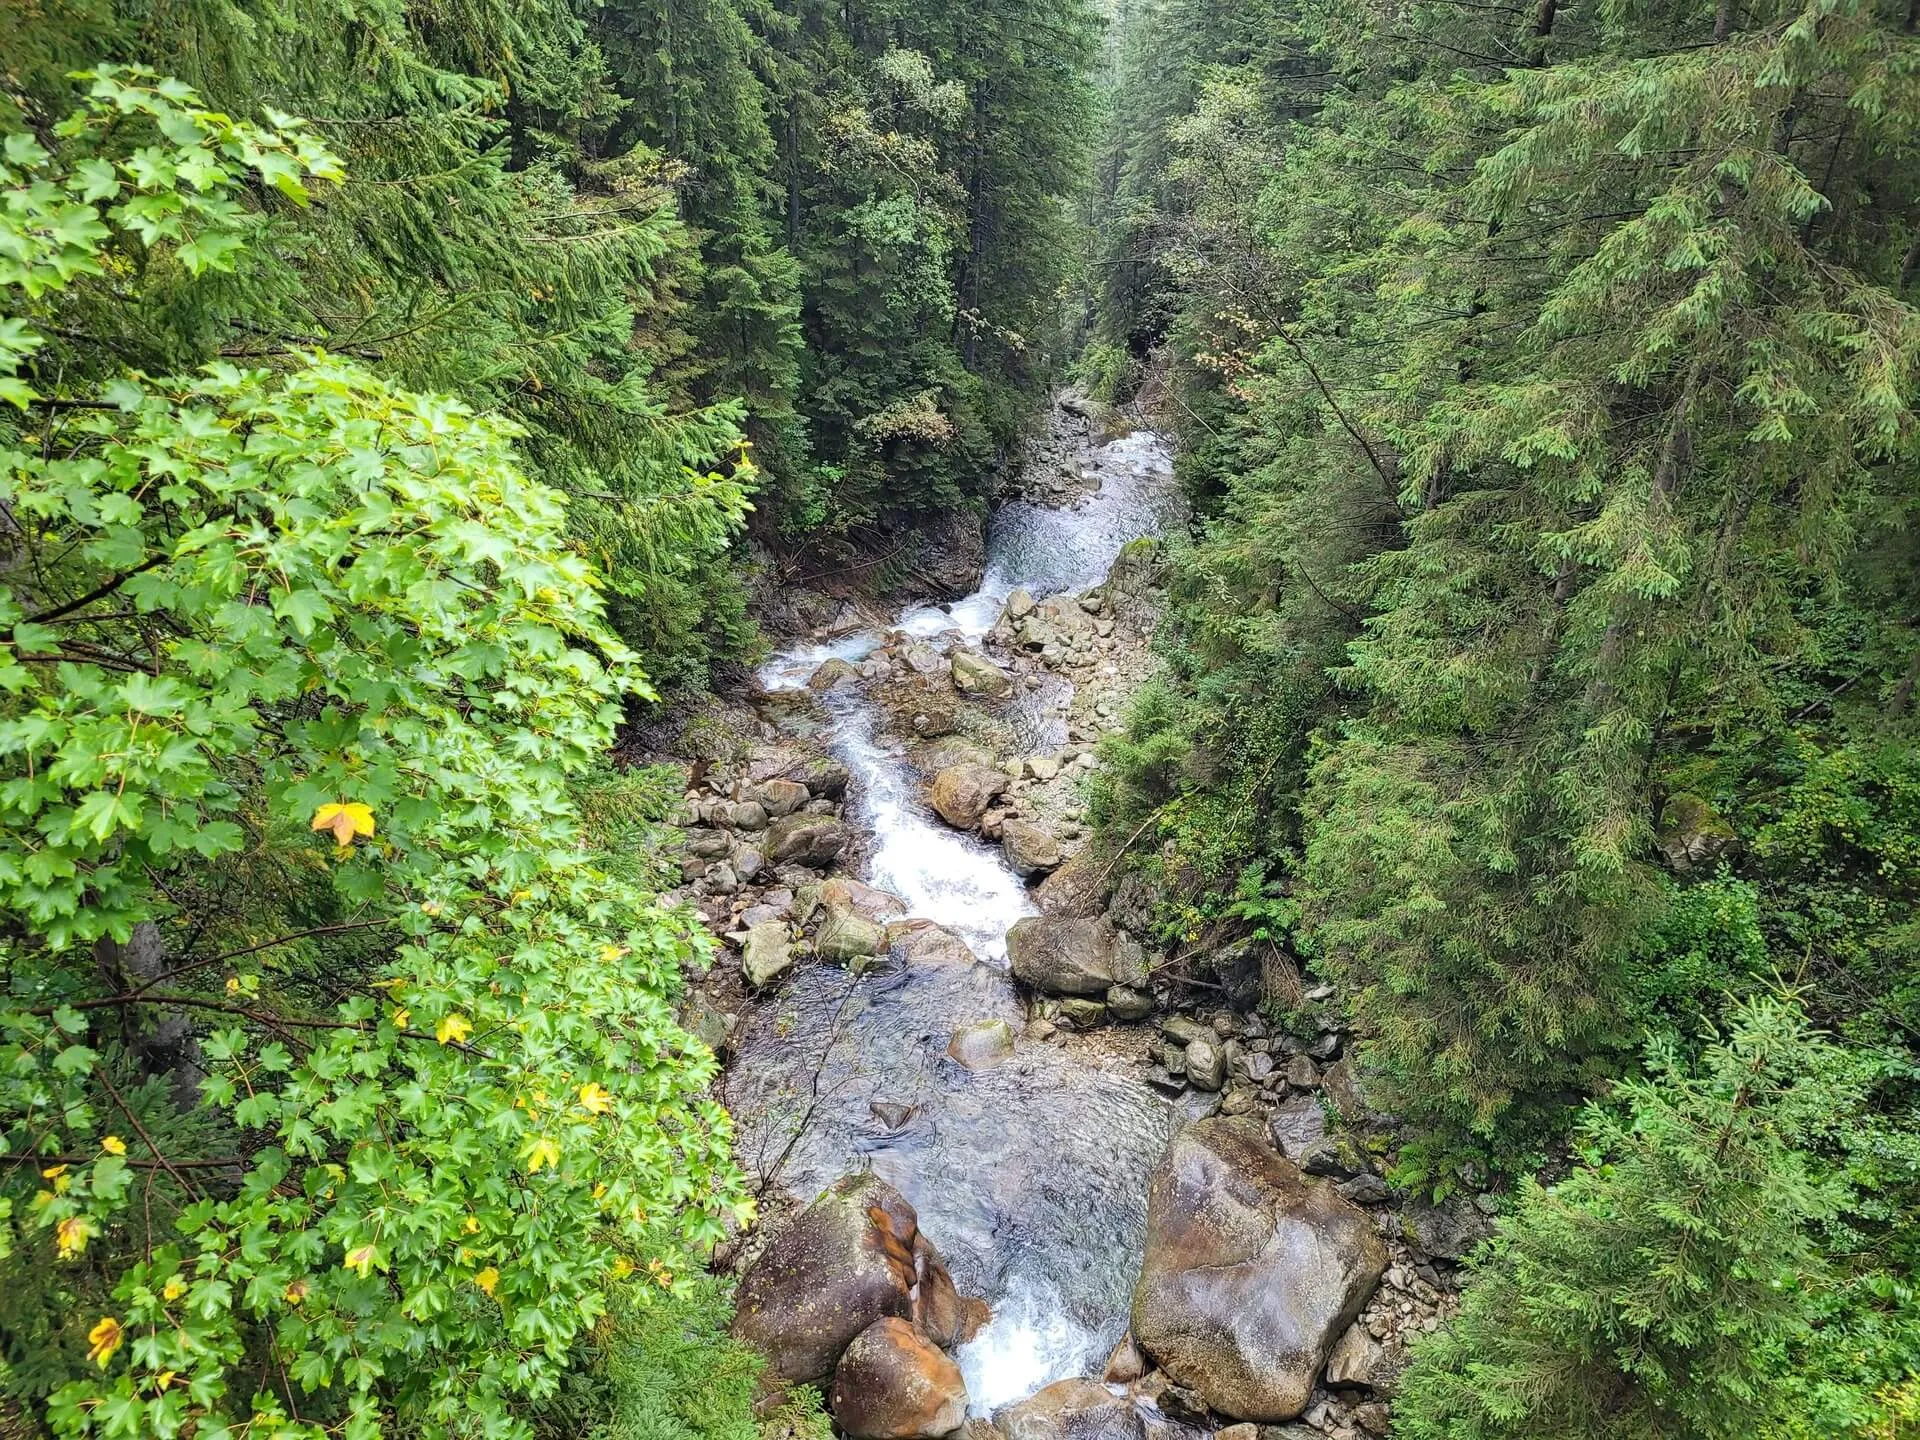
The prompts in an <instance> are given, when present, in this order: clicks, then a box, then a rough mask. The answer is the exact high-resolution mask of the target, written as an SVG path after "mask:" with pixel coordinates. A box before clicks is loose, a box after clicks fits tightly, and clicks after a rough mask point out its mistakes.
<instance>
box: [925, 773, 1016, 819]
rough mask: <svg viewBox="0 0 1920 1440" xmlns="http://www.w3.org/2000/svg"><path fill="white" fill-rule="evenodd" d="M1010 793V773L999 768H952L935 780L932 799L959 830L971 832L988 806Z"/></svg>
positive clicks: (940, 813) (939, 810)
mask: <svg viewBox="0 0 1920 1440" xmlns="http://www.w3.org/2000/svg"><path fill="white" fill-rule="evenodd" d="M1006 793H1007V772H1006V771H1004V770H1002V769H1000V768H999V767H998V766H997V765H978V764H967V765H949V766H948V767H947V768H946V769H944V770H942V771H941V772H940V773H939V774H938V775H936V776H934V777H933V786H932V788H931V789H930V790H929V791H928V799H930V800H931V801H932V802H933V808H934V810H935V811H936V812H937V813H938V814H939V816H940V818H941V819H942V820H944V821H946V822H947V824H949V825H951V826H953V828H954V829H956V830H971V829H973V827H974V826H976V825H978V824H979V823H980V817H981V816H982V815H985V814H986V813H987V807H988V806H989V805H991V804H993V802H994V801H995V800H997V799H998V798H999V797H1000V796H1002V795H1004V794H1006Z"/></svg>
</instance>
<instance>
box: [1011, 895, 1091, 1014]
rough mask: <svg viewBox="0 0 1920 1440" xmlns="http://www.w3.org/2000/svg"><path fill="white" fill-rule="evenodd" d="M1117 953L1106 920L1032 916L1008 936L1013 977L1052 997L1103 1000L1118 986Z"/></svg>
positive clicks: (1016, 926) (1017, 925)
mask: <svg viewBox="0 0 1920 1440" xmlns="http://www.w3.org/2000/svg"><path fill="white" fill-rule="evenodd" d="M1113 949H1114V929H1113V926H1112V925H1111V924H1110V923H1109V922H1108V921H1106V920H1105V919H1099V920H1075V919H1064V918H1061V917H1058V916H1053V915H1029V916H1028V917H1027V918H1026V919H1024V920H1020V921H1018V922H1016V923H1015V925H1014V927H1013V928H1012V929H1011V930H1009V931H1008V932H1007V958H1008V960H1009V961H1010V962H1011V964H1012V967H1013V973H1014V975H1015V976H1016V977H1017V978H1019V979H1021V980H1024V981H1025V982H1026V983H1027V984H1029V985H1031V986H1033V988H1034V989H1036V990H1041V991H1044V992H1045V993H1047V994H1049V995H1105V994H1106V993H1107V990H1108V989H1109V988H1110V987H1111V986H1112V985H1113V984H1114V981H1115V977H1114V973H1113Z"/></svg>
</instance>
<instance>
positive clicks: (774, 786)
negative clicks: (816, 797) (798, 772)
mask: <svg viewBox="0 0 1920 1440" xmlns="http://www.w3.org/2000/svg"><path fill="white" fill-rule="evenodd" d="M753 798H754V799H755V800H757V801H759V802H760V805H761V807H762V808H763V809H764V810H765V811H766V812H767V814H768V815H770V816H772V817H774V818H775V819H778V818H779V817H780V816H782V815H791V814H792V813H793V812H794V811H796V810H798V809H799V808H800V807H801V806H802V805H804V804H806V803H807V801H809V800H811V799H812V798H813V796H812V794H811V793H810V792H809V791H808V789H807V787H806V786H805V785H802V784H801V783H800V782H799V781H798V780H763V781H762V782H761V783H760V784H758V785H756V786H754V787H753Z"/></svg>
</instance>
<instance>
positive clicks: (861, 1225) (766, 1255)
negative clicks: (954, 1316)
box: [733, 1175, 957, 1423]
mask: <svg viewBox="0 0 1920 1440" xmlns="http://www.w3.org/2000/svg"><path fill="white" fill-rule="evenodd" d="M918 1233H919V1220H918V1217H917V1216H916V1215H915V1214H914V1210H913V1207H912V1206H911V1205H909V1204H908V1203H907V1202H906V1200H905V1199H904V1198H903V1197H902V1196H901V1195H900V1193H899V1192H898V1191H897V1190H895V1189H893V1187H892V1186H890V1185H888V1184H886V1182H884V1181H883V1180H880V1179H879V1178H878V1177H877V1176H874V1175H850V1176H847V1177H846V1178H845V1179H842V1180H839V1181H836V1182H835V1183H834V1184H833V1185H831V1186H830V1187H828V1189H827V1190H826V1191H824V1192H823V1193H822V1194H821V1195H820V1197H819V1198H818V1199H816V1200H815V1201H814V1202H813V1203H812V1204H811V1205H809V1206H808V1207H807V1208H806V1209H805V1210H803V1211H801V1212H800V1214H799V1215H797V1216H795V1217H794V1219H793V1221H792V1223H791V1224H789V1225H788V1226H787V1227H786V1228H785V1229H784V1230H782V1231H780V1233H779V1234H777V1235H775V1236H774V1237H773V1239H772V1241H771V1242H770V1243H769V1244H768V1245H767V1248H766V1249H765V1250H763V1251H761V1252H760V1256H759V1258H758V1259H757V1260H755V1261H754V1263H753V1266H752V1268H750V1269H749V1270H748V1271H747V1273H746V1275H745V1276H744V1277H743V1278H742V1279H741V1281H740V1291H739V1296H738V1306H737V1309H736V1311H735V1314H734V1321H733V1333H734V1335H735V1336H736V1337H738V1338H739V1339H740V1340H741V1341H743V1342H744V1343H746V1344H747V1345H750V1346H752V1347H753V1348H754V1349H755V1350H757V1351H759V1352H760V1353H761V1354H762V1355H764V1356H766V1359H767V1368H768V1369H769V1370H770V1371H772V1373H773V1374H775V1375H777V1376H779V1377H780V1378H781V1379H782V1380H786V1381H789V1382H791V1383H794V1384H813V1383H817V1382H819V1381H823V1380H825V1379H826V1378H827V1377H828V1376H829V1375H831V1374H833V1370H834V1365H835V1363H836V1362H837V1361H838V1360H839V1359H840V1352H841V1351H843V1350H845V1349H846V1348H847V1346H848V1344H849V1343H850V1342H851V1341H852V1340H853V1337H854V1336H856V1335H858V1334H859V1333H860V1332H861V1331H863V1330H865V1329H866V1328H867V1327H868V1326H869V1325H871V1324H873V1322H874V1321H876V1320H880V1319H884V1318H886V1317H888V1316H899V1317H905V1316H907V1315H908V1314H909V1313H910V1312H911V1310H912V1306H913V1291H914V1287H915V1285H916V1284H917V1283H918V1279H919V1277H918V1275H917V1273H916V1270H915V1264H914V1250H913V1242H914V1238H915V1237H916V1236H917V1235H918ZM956 1423H957V1422H956Z"/></svg>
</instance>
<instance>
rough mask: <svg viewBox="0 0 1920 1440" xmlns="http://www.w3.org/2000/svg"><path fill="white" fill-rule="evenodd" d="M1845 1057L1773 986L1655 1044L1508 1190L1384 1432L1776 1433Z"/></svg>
mask: <svg viewBox="0 0 1920 1440" xmlns="http://www.w3.org/2000/svg"><path fill="white" fill-rule="evenodd" d="M1864 1069H1865V1067H1864V1066H1863V1065H1862V1064H1861V1062H1860V1058H1859V1057H1857V1056H1853V1055H1850V1054H1849V1053H1848V1052H1847V1051H1845V1050H1843V1049H1841V1048H1839V1047H1837V1046H1834V1045H1832V1044H1830V1043H1828V1042H1827V1041H1825V1040H1822V1039H1820V1038H1819V1037H1817V1036H1815V1035H1814V1034H1813V1033H1812V1032H1811V1031H1810V1030H1809V1029H1808V1027H1807V1024H1806V1021H1805V1020H1804V1018H1803V1017H1802V1016H1801V1015H1800V1014H1799V1012H1798V1011H1797V1010H1796V1009H1795V1008H1794V1007H1793V1006H1792V1005H1790V1004H1788V1003H1784V1002H1781V1001H1779V1000H1772V999H1760V1000H1756V1001H1753V1002H1751V1003H1748V1004H1746V1005H1743V1006H1741V1007H1740V1008H1739V1009H1738V1010H1737V1011H1736V1012H1735V1013H1734V1014H1733V1016H1732V1017H1730V1029H1729V1031H1728V1033H1727V1034H1726V1035H1725V1036H1724V1038H1723V1037H1719V1036H1712V1037H1709V1038H1708V1043H1707V1044H1706V1046H1705V1048H1704V1049H1703V1050H1702V1052H1701V1054H1700V1056H1699V1058H1698V1059H1697V1060H1693V1061H1690V1060H1687V1059H1685V1058H1683V1057H1682V1056H1681V1055H1680V1054H1679V1053H1678V1052H1677V1051H1676V1050H1675V1048H1674V1047H1673V1046H1672V1045H1671V1044H1670V1043H1669V1044H1666V1045H1662V1046H1660V1047H1658V1048H1656V1050H1655V1051H1654V1052H1653V1054H1651V1055H1650V1056H1649V1061H1648V1074H1647V1077H1646V1078H1645V1079H1637V1080H1632V1081H1626V1082H1623V1083H1622V1084H1621V1085H1620V1086H1619V1087H1618V1089H1617V1091H1616V1092H1615V1094H1614V1096H1613V1097H1612V1099H1611V1101H1610V1102H1609V1103H1607V1104H1604V1105H1595V1106H1591V1107H1589V1109H1588V1110H1587V1112H1586V1114H1585V1116H1584V1118H1583V1120H1582V1124H1581V1136H1580V1152H1581V1157H1582V1158H1581V1163H1580V1165H1579V1167H1578V1168H1577V1169H1576V1170H1575V1171H1574V1173H1573V1174H1571V1175H1570V1176H1568V1177H1567V1178H1566V1179H1564V1180H1561V1181H1560V1182H1558V1183H1557V1184H1555V1185H1553V1186H1551V1187H1548V1186H1543V1185H1541V1184H1539V1183H1537V1182H1534V1181H1528V1182H1526V1183H1525V1184H1524V1185H1523V1186H1522V1188H1521V1191H1520V1194H1519V1197H1518V1202H1517V1204H1516V1205H1515V1207H1514V1209H1513V1211H1512V1212H1511V1213H1510V1214H1509V1215H1507V1216H1505V1217H1503V1218H1502V1219H1501V1221H1500V1222H1499V1226H1498V1230H1497V1234H1496V1236H1495V1238H1494V1240H1493V1241H1492V1242H1491V1243H1490V1245H1489V1247H1488V1249H1487V1251H1486V1253H1484V1254H1483V1255H1482V1256H1481V1257H1480V1258H1479V1259H1478V1260H1477V1261H1476V1262H1475V1264H1474V1267H1473V1273H1472V1277H1471V1280H1470V1282H1469V1285H1468V1288H1467V1294H1466V1299H1465V1304H1464V1306H1463V1308H1462V1310H1461V1312H1460V1314H1459V1315H1458V1316H1457V1317H1456V1318H1455V1319H1454V1320H1453V1321H1452V1322H1451V1323H1450V1324H1449V1325H1448V1326H1447V1328H1446V1329H1444V1330H1443V1331H1441V1332H1439V1333H1438V1334H1436V1335H1435V1336H1434V1337H1433V1338H1432V1339H1431V1340H1430V1341H1427V1342H1425V1343H1423V1344H1422V1345H1420V1346H1419V1347H1418V1349H1417V1351H1416V1359H1415V1364H1414V1366H1413V1368H1412V1370H1411V1371H1409V1372H1408V1374H1407V1376H1406V1377H1405V1380H1404V1382H1403V1385H1402V1388H1401V1390H1400V1392H1399V1394H1398V1397H1397V1398H1396V1401H1395V1407H1394V1408H1395V1422H1394V1434H1395V1435H1396V1436H1403V1437H1407V1440H1501V1437H1512V1440H1521V1437H1525V1440H1656V1437H1657V1440H1716V1437H1724V1440H1744V1437H1748V1436H1753V1435H1773V1434H1787V1433H1791V1432H1794V1431H1796V1430H1797V1429H1798V1422H1799V1421H1800V1420H1801V1419H1802V1418H1803V1414H1802V1412H1803V1410H1804V1408H1805V1407H1806V1405H1807V1403H1808V1400H1809V1396H1808V1393H1807V1391H1806V1388H1805V1386H1804V1385H1803V1383H1802V1379H1801V1374H1800V1371H1799V1369H1798V1368H1797V1366H1798V1364H1799V1363H1801V1362H1803V1360H1804V1356H1805V1354H1806V1352H1807V1351H1808V1350H1809V1349H1810V1348H1816V1347H1819V1346H1820V1345H1821V1344H1822V1343H1823V1342H1822V1336H1821V1334H1820V1331H1819V1327H1818V1325H1817V1321H1818V1319H1819V1317H1820V1316H1821V1313H1822V1306H1823V1298H1824V1293H1823V1292H1825V1291H1827V1290H1828V1289H1829V1288H1830V1287H1831V1286H1832V1285H1833V1283H1834V1276H1833V1275H1832V1273H1831V1270H1830V1267H1829V1266H1828V1265H1827V1263H1826V1261H1825V1260H1824V1258H1823V1256H1822V1253H1821V1246H1820V1239H1821V1235H1820V1231H1821V1227H1822V1226H1823V1225H1824V1224H1825V1223H1827V1222H1829V1221H1831V1220H1833V1219H1834V1218H1835V1217H1836V1216H1837V1215H1839V1214H1840V1213H1841V1211H1842V1210H1843V1209H1845V1208H1846V1207H1847V1205H1848V1204H1849V1202H1850V1201H1851V1200H1852V1198H1853V1196H1852V1192H1851V1187H1850V1185H1849V1183H1848V1181H1847V1179H1846V1176H1845V1175H1844V1173H1842V1172H1840V1171H1838V1170H1836V1168H1835V1167H1834V1166H1833V1165H1832V1164H1831V1163H1830V1162H1829V1161H1827V1160H1824V1159H1822V1158H1821V1156H1820V1153H1819V1152H1820V1150H1821V1148H1822V1147H1823V1145H1824V1143H1825V1142H1826V1141H1827V1140H1828V1139H1829V1138H1830V1137H1831V1135H1832V1133H1833V1131H1834V1129H1835V1128H1836V1117H1837V1116H1841V1115H1845V1114H1847V1113H1849V1112H1850V1111H1852V1110H1854V1109H1856V1108H1857V1107H1858V1106H1859V1104H1860V1103H1861V1100H1862V1098H1863V1083H1862V1082H1863V1070H1864ZM1876 1368H1877V1366H1876V1364H1875V1363H1874V1362H1870V1363H1869V1364H1868V1365H1867V1366H1866V1367H1865V1369H1866V1371H1867V1373H1868V1375H1869V1376H1871V1375H1872V1373H1873V1371H1874V1369H1876Z"/></svg>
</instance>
